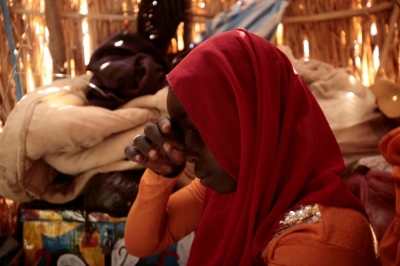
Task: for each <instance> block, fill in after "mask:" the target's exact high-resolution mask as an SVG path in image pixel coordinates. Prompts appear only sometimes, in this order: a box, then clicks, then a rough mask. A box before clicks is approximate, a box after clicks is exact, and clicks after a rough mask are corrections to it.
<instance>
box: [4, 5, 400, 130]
mask: <svg viewBox="0 0 400 266" xmlns="http://www.w3.org/2000/svg"><path fill="white" fill-rule="evenodd" d="M2 1H7V2H8V6H9V13H10V22H11V26H12V30H13V38H14V40H15V44H16V49H17V50H19V51H20V54H19V55H18V61H19V65H18V71H19V78H20V81H21V89H22V94H24V93H26V92H27V91H29V90H32V89H34V88H35V87H37V86H40V85H42V84H46V83H49V82H51V80H52V79H54V77H55V76H54V74H55V73H59V74H62V75H79V74H82V73H84V72H85V60H86V62H87V60H88V55H90V52H92V51H93V50H94V49H95V48H96V47H97V46H98V45H99V44H100V43H101V42H103V41H104V40H105V39H106V38H107V37H108V36H110V35H111V34H112V33H114V32H116V31H120V30H123V29H128V30H130V31H136V28H137V25H136V19H137V16H136V15H137V12H138V7H139V3H140V0H130V1H127V0H112V1H110V0H58V1H52V0H2ZM46 2H49V3H50V5H47V7H48V8H45V7H46V5H45V3H46ZM236 2H237V1H232V0H225V1H223V0H192V1H191V9H190V12H188V16H189V17H190V20H191V23H190V25H189V27H190V29H191V31H186V33H185V34H186V35H187V36H189V37H187V36H186V39H188V38H189V40H192V39H193V38H194V37H195V35H196V34H197V33H199V32H200V31H201V30H202V29H203V28H204V22H205V21H207V20H208V19H211V18H212V17H214V16H215V15H216V14H217V13H219V12H220V11H222V10H224V9H226V8H228V7H229V6H230V5H232V4H235V3H236ZM391 18H392V20H391ZM1 20H2V22H4V18H3V16H1ZM46 22H47V23H46ZM399 22H400V21H399V15H398V4H396V2H395V1H393V0H390V1H384V0H370V1H369V2H368V1H367V0H336V1H322V0H321V1H315V0H292V1H291V2H290V5H289V7H288V9H287V10H286V13H285V16H284V18H283V23H282V25H283V27H282V28H283V31H282V36H279V37H278V38H277V39H276V40H275V43H278V44H283V45H287V46H289V47H290V48H291V49H292V51H293V53H294V55H295V56H296V57H303V56H304V55H306V57H308V58H310V59H317V60H321V61H324V62H328V63H331V64H332V65H334V66H337V67H349V71H350V72H351V73H352V74H354V76H355V77H356V78H358V79H360V80H363V82H364V84H365V85H370V84H373V82H374V80H375V76H376V75H377V74H376V73H377V71H378V69H377V68H378V64H377V62H376V61H377V58H378V57H379V59H380V60H379V61H382V62H383V64H381V66H383V68H382V69H381V71H379V73H378V75H379V76H380V77H389V78H391V79H393V80H396V81H399V64H398V62H399V43H398V35H399V33H398V25H399ZM57 23H58V24H57ZM46 27H48V30H47V29H46ZM371 27H372V28H373V29H375V28H376V31H374V32H372V33H371ZM57 29H60V30H57ZM279 30H280V29H279ZM48 31H51V32H53V35H52V36H51V37H53V38H58V39H63V40H64V42H60V43H58V44H57V45H56V49H55V51H54V50H53V53H52V55H53V60H49V58H51V56H50V50H49V49H51V47H49V34H48ZM178 31H179V32H180V34H182V29H178ZM54 32H55V33H54ZM375 32H376V34H375ZM54 34H58V36H54ZM389 34H390V38H389ZM304 40H307V41H308V45H309V54H307V53H306V54H305V51H304ZM385 41H387V43H385ZM84 42H85V43H86V44H87V45H83V43H84ZM175 43H177V42H176V41H175V42H174V44H175ZM53 46H54V45H53ZM0 47H1V56H2V60H1V64H0V92H1V93H0V100H1V103H2V104H3V105H4V106H3V108H2V112H1V115H0V120H1V121H3V122H4V121H5V119H6V117H7V114H8V113H9V112H10V111H11V109H12V108H13V106H14V104H15V103H16V101H17V99H16V92H15V84H14V80H13V79H12V78H11V72H12V66H11V64H10V59H9V49H8V45H7V38H6V32H5V28H4V23H1V27H0ZM177 47H179V45H175V46H174V47H173V48H172V49H171V50H170V51H172V52H177V51H178V49H177ZM180 49H182V46H181V48H180ZM57 51H63V52H62V53H57ZM374 51H375V53H374ZM377 51H379V52H377ZM378 54H380V55H378ZM85 55H86V58H85ZM379 61H378V62H379ZM7 89H8V93H7V97H6V95H5V92H6V90H7ZM3 101H4V103H3Z"/></svg>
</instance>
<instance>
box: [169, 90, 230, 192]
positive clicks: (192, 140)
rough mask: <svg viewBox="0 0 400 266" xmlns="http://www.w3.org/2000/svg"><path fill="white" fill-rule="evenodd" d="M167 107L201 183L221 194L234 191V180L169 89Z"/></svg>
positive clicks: (187, 157)
mask: <svg viewBox="0 0 400 266" xmlns="http://www.w3.org/2000/svg"><path fill="white" fill-rule="evenodd" d="M167 107H168V113H169V116H170V118H171V120H172V123H173V125H174V127H176V128H177V129H178V130H179V131H180V132H181V134H182V135H183V138H184V140H185V148H186V159H187V161H188V162H190V163H193V164H194V173H195V175H196V176H197V177H198V178H200V180H201V181H200V182H201V184H202V185H203V186H208V187H210V188H211V189H212V190H214V191H216V192H218V193H221V194H228V193H232V192H234V191H235V190H236V186H237V182H236V180H235V179H233V178H232V177H231V176H229V174H228V173H227V172H225V170H224V169H223V168H222V167H221V166H220V165H219V163H218V162H217V161H216V160H215V158H214V156H213V155H212V153H211V152H210V150H209V149H208V147H207V146H206V144H205V143H204V141H203V139H202V137H201V135H200V133H199V131H198V130H197V128H196V126H195V125H194V124H193V121H192V120H191V119H190V117H189V116H188V114H187V112H186V110H185V109H184V108H183V106H182V104H181V103H180V102H179V100H178V98H177V97H176V95H175V93H174V92H173V91H172V90H171V89H169V91H168V98H167Z"/></svg>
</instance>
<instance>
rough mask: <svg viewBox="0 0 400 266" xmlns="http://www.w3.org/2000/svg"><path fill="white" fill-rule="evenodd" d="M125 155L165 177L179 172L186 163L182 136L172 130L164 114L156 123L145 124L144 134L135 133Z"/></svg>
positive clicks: (169, 121)
mask: <svg viewBox="0 0 400 266" xmlns="http://www.w3.org/2000/svg"><path fill="white" fill-rule="evenodd" d="M125 156H126V157H127V158H128V159H129V160H131V161H134V162H137V163H138V164H141V165H143V166H144V167H146V168H149V169H151V170H153V171H154V172H156V173H158V174H160V175H164V176H167V177H174V176H176V175H177V174H179V172H181V171H182V170H183V168H184V167H185V164H186V157H185V145H184V142H183V138H182V136H181V134H180V133H179V132H178V131H175V130H173V128H172V123H171V120H170V119H169V118H168V117H165V116H162V117H160V118H159V119H158V120H157V123H156V124H150V125H147V126H146V127H145V129H144V135H142V134H139V135H137V136H136V137H135V138H134V140H133V145H132V146H127V147H126V148H125Z"/></svg>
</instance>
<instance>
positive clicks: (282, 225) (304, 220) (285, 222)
mask: <svg viewBox="0 0 400 266" xmlns="http://www.w3.org/2000/svg"><path fill="white" fill-rule="evenodd" d="M321 219H322V216H321V212H320V211H319V208H318V204H314V205H301V206H299V207H298V208H297V209H294V210H291V211H290V212H288V213H286V214H285V216H283V218H282V220H280V221H279V224H278V226H277V228H276V229H275V233H274V235H273V237H272V240H274V239H275V238H276V237H277V236H279V235H280V234H282V233H283V232H285V231H287V230H289V229H292V228H293V227H296V226H299V225H303V224H309V223H315V222H318V221H320V220H321ZM272 240H271V241H272Z"/></svg>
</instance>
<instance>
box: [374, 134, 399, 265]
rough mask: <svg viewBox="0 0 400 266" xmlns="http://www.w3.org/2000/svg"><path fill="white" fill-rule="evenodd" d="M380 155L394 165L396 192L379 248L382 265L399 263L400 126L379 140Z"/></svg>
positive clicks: (393, 177)
mask: <svg viewBox="0 0 400 266" xmlns="http://www.w3.org/2000/svg"><path fill="white" fill-rule="evenodd" d="M379 150H380V152H381V154H382V156H383V157H384V158H385V159H386V160H387V161H388V162H389V163H391V164H393V165H394V167H393V173H392V179H393V181H394V187H395V193H396V216H395V217H394V219H393V221H392V222H391V224H390V225H389V227H388V228H387V229H386V233H385V234H384V236H383V238H382V240H381V243H380V246H379V250H380V252H381V258H382V265H387V266H395V265H400V230H399V228H400V226H399V225H400V127H397V128H395V129H393V130H391V131H390V132H389V133H387V134H386V135H385V136H384V137H383V138H382V139H381V141H380V142H379Z"/></svg>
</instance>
